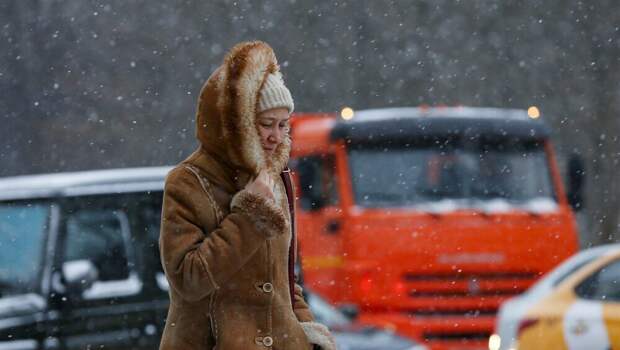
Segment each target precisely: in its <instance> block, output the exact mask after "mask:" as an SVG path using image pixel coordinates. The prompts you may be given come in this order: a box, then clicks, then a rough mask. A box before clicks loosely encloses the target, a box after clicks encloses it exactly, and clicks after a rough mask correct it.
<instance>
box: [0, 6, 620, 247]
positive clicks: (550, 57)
mask: <svg viewBox="0 0 620 350" xmlns="http://www.w3.org/2000/svg"><path fill="white" fill-rule="evenodd" d="M619 38H620V3H619V2H617V1H611V0H601V1H596V2H587V1H586V2H582V1H571V2H566V1H559V0H554V1H540V0H524V1H518V2H514V1H484V0H469V1H447V0H433V1H413V2H404V1H381V2H379V1H370V0H359V1H319V2H317V1H303V0H292V1H264V0H256V1H177V0H170V1H166V2H147V1H136V0H123V1H115V0H110V1H94V0H91V1H58V0H28V1H16V0H12V1H3V2H1V3H0V90H1V91H2V98H0V118H2V119H1V122H0V124H1V126H0V140H1V142H0V164H1V165H2V166H1V167H0V176H10V175H18V174H30V173H48V172H61V171H73V170H85V169H99V168H117V167H129V166H148V165H169V164H175V163H177V162H179V161H180V160H182V159H183V158H184V157H185V156H187V155H188V154H189V153H190V152H191V151H192V150H193V149H194V148H195V147H196V146H197V141H196V140H195V137H194V113H195V105H196V99H197V95H198V93H199V90H200V87H201V84H202V83H203V82H204V81H205V80H206V79H207V78H208V76H209V75H210V73H211V72H212V71H213V70H214V69H215V67H217V66H218V65H219V64H220V62H221V60H222V58H223V55H224V54H225V52H226V51H227V50H228V49H229V48H230V47H232V46H233V45H234V44H235V43H237V42H239V41H242V40H253V39H260V40H264V41H266V42H268V43H269V44H270V45H272V46H273V47H274V49H275V51H276V53H277V55H278V58H279V62H280V64H281V66H282V70H283V72H284V74H285V80H286V82H287V85H288V86H289V88H290V89H291V91H292V93H293V95H294V98H295V103H296V108H297V110H298V111H306V112H335V111H339V110H340V109H341V108H342V107H344V106H351V107H352V108H354V109H365V108H372V107H387V106H418V105H429V106H436V105H449V106H452V105H467V106H490V107H502V108H504V107H506V108H528V107H529V106H537V107H538V108H539V109H540V111H541V113H542V117H541V118H542V119H544V120H545V121H546V122H547V123H549V124H550V125H551V126H552V128H553V133H554V144H555V147H556V148H557V151H558V155H559V158H560V159H559V160H560V163H561V164H564V163H566V160H567V159H568V158H569V156H570V155H571V154H574V153H577V154H580V155H581V156H582V157H583V159H584V161H585V163H586V164H585V165H586V169H587V170H586V181H587V183H586V191H585V193H586V195H585V210H584V211H582V212H581V214H580V215H581V217H580V221H581V226H582V229H581V233H582V237H581V241H582V246H590V245H596V244H600V243H604V242H610V241H616V240H617V239H618V238H619V235H620V232H619V230H618V225H619V220H618V214H619V213H620V183H619V181H618V175H617V174H618V170H620V169H619V168H620V164H619V160H620V143H619V140H618V137H619V135H620V118H619V112H620V40H619ZM562 168H565V166H562Z"/></svg>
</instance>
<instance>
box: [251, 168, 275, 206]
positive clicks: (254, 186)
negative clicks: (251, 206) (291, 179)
mask: <svg viewBox="0 0 620 350" xmlns="http://www.w3.org/2000/svg"><path fill="white" fill-rule="evenodd" d="M274 186H275V182H274V181H273V179H272V178H271V176H269V173H268V172H267V171H266V170H261V171H260V173H258V176H257V177H256V179H254V181H252V182H249V183H248V184H247V185H246V186H245V190H246V191H248V192H250V193H253V194H256V195H259V196H262V197H264V198H266V199H267V200H271V201H275V200H276V197H275V195H274V194H273V187H274Z"/></svg>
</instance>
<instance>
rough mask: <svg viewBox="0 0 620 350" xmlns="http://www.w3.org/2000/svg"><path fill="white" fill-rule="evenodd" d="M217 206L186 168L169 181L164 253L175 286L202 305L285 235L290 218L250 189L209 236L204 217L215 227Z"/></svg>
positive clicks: (162, 239) (235, 199)
mask: <svg viewBox="0 0 620 350" xmlns="http://www.w3.org/2000/svg"><path fill="white" fill-rule="evenodd" d="M213 209H214V208H213V207H212V205H211V204H210V201H209V200H207V197H206V194H205V193H204V191H203V189H202V187H201V185H200V183H199V182H198V179H197V178H196V177H195V176H194V175H193V174H191V173H190V172H189V171H188V170H187V169H185V168H176V169H173V170H172V171H171V172H170V174H169V175H168V177H167V179H166V185H165V189H164V199H163V207H162V224H161V232H160V250H161V256H162V265H163V267H164V271H165V273H166V277H167V278H168V281H169V283H170V286H171V288H173V289H174V290H175V291H177V292H178V293H179V294H180V295H181V297H182V298H184V299H186V300H187V301H190V302H191V301H197V300H200V299H202V298H204V297H206V296H207V295H209V294H211V293H212V292H213V291H215V290H216V289H218V288H219V286H220V285H222V284H224V283H226V281H227V280H228V279H229V278H230V277H231V276H232V275H233V274H234V273H235V272H237V271H238V270H239V269H240V268H241V267H242V266H243V265H244V264H245V263H246V262H247V261H248V259H249V258H250V257H251V256H252V255H253V254H254V253H256V251H258V249H259V248H260V246H261V245H262V244H263V243H264V242H265V240H267V239H269V238H270V237H271V236H273V235H276V234H278V233H281V232H284V230H285V228H286V222H285V220H286V219H285V217H284V214H283V213H282V211H281V210H280V209H279V208H278V207H277V206H276V205H275V204H273V203H271V202H269V201H268V200H267V199H264V198H263V197H261V196H258V195H255V194H252V193H250V192H247V191H245V190H242V191H240V192H238V193H237V194H236V195H235V196H234V197H233V199H232V202H231V211H230V214H229V215H227V216H226V217H224V219H223V220H222V221H221V222H220V223H219V225H217V227H216V228H215V229H214V230H212V231H211V232H205V231H204V230H203V227H202V225H201V224H200V223H199V220H198V213H203V215H207V216H208V217H209V220H210V221H211V223H212V225H208V226H211V227H215V226H216V224H217V222H216V217H215V215H214V210H213Z"/></svg>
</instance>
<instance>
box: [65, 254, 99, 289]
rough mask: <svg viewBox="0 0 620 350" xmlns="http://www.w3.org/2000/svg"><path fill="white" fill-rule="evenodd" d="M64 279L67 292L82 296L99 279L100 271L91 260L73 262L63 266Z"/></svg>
mask: <svg viewBox="0 0 620 350" xmlns="http://www.w3.org/2000/svg"><path fill="white" fill-rule="evenodd" d="M62 279H63V281H64V285H65V288H66V292H67V293H68V294H71V295H82V292H84V291H85V290H87V289H89V288H90V287H92V285H93V284H94V283H95V282H97V280H98V279H99V270H97V267H95V264H93V263H92V261H90V260H86V259H81V260H72V261H67V262H65V263H63V264H62Z"/></svg>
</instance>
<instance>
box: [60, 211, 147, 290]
mask: <svg viewBox="0 0 620 350" xmlns="http://www.w3.org/2000/svg"><path fill="white" fill-rule="evenodd" d="M129 227H130V226H129V221H128V218H127V215H126V214H125V212H123V211H120V210H114V209H109V208H101V209H83V210H78V211H76V212H74V213H73V214H71V215H70V216H68V217H67V220H66V237H65V240H64V242H65V243H64V259H63V262H69V261H75V260H89V261H91V262H92V263H93V265H95V267H96V268H97V270H98V273H99V274H98V281H97V282H95V284H93V286H92V287H91V288H90V289H88V290H86V291H85V292H84V298H86V299H97V298H107V297H113V296H126V295H133V294H136V293H138V292H139V291H140V290H141V288H142V283H141V281H140V279H139V278H138V274H137V272H136V271H135V256H134V254H133V249H132V245H131V237H130V232H129V231H130V229H129Z"/></svg>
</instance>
